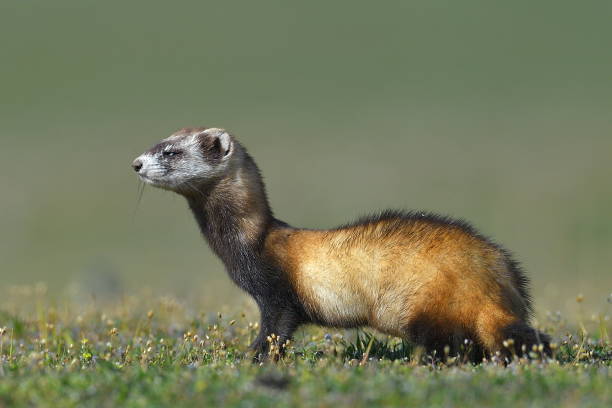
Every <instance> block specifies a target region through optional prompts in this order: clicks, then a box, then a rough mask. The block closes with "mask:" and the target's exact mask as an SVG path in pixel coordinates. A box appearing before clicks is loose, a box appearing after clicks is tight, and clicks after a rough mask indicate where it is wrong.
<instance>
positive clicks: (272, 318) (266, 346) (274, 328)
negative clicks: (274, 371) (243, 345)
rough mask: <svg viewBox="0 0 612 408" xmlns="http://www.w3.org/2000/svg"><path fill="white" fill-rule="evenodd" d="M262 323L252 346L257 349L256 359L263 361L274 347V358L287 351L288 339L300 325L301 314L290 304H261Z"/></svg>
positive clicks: (256, 360) (276, 358)
mask: <svg viewBox="0 0 612 408" xmlns="http://www.w3.org/2000/svg"><path fill="white" fill-rule="evenodd" d="M260 313H261V324H260V329H259V334H258V335H257V338H255V340H254V341H253V343H251V346H250V348H251V349H252V350H254V351H255V356H254V361H255V362H262V361H264V360H265V359H266V358H267V357H268V356H269V354H270V351H271V348H272V349H273V352H274V353H273V356H272V357H273V358H274V360H275V361H276V360H278V358H279V357H280V356H282V355H283V354H284V353H285V348H286V345H287V341H288V340H290V339H291V338H292V337H293V333H294V332H295V330H296V329H297V328H298V326H299V325H300V318H299V314H298V313H296V312H295V311H294V309H293V308H292V307H290V306H286V307H279V305H269V304H266V303H262V304H260Z"/></svg>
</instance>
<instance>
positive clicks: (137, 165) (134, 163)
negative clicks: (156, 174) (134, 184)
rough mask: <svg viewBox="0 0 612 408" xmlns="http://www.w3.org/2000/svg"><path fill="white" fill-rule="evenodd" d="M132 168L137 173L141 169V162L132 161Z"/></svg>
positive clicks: (138, 160)
mask: <svg viewBox="0 0 612 408" xmlns="http://www.w3.org/2000/svg"><path fill="white" fill-rule="evenodd" d="M132 167H133V168H134V171H136V173H138V172H139V171H140V169H142V161H140V159H136V160H134V162H133V163H132Z"/></svg>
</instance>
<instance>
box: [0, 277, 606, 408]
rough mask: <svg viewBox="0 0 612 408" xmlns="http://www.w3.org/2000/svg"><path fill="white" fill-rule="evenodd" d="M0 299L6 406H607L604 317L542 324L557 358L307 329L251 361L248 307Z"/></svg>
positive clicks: (0, 379)
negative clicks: (458, 352) (278, 354)
mask: <svg viewBox="0 0 612 408" xmlns="http://www.w3.org/2000/svg"><path fill="white" fill-rule="evenodd" d="M5 299H7V300H8V302H6V303H5V304H4V306H3V308H2V309H0V327H1V328H2V329H0V332H1V333H2V335H1V336H0V407H3V406H6V407H9V406H10V407H12V406H49V407H56V406H63V407H70V406H95V407H100V406H102V407H104V406H108V407H116V406H135V407H139V406H142V407H151V406H170V405H174V406H207V405H210V406H245V407H253V406H291V407H294V406H329V407H331V406H353V407H359V406H364V407H365V406H372V405H376V404H380V405H387V406H470V407H473V406H508V407H510V406H512V407H515V406H533V407H539V406H560V407H588V406H593V407H596V406H606V405H607V404H610V402H612V394H611V391H610V389H611V385H612V372H611V370H610V368H611V361H612V347H611V346H610V343H609V340H608V334H607V332H608V329H609V320H608V319H609V318H608V317H606V316H604V315H600V316H595V319H589V320H585V321H579V322H574V323H572V324H568V323H567V322H566V321H565V320H564V319H560V318H559V316H550V317H549V318H548V319H545V321H544V323H543V324H542V325H541V328H542V329H544V330H546V331H547V332H549V333H550V334H552V335H553V338H554V340H555V348H554V357H553V358H551V359H547V358H541V357H539V356H537V355H534V358H533V359H532V360H530V361H528V360H525V359H522V360H517V361H514V362H512V363H511V364H509V365H508V366H504V365H503V364H500V363H499V362H495V361H485V362H484V363H482V364H479V365H473V364H470V363H465V362H463V361H462V359H460V358H458V359H454V360H453V359H449V360H448V361H447V363H445V364H443V363H441V362H437V361H435V360H433V359H431V357H430V356H427V355H426V354H424V353H423V352H422V350H420V349H419V348H417V347H414V346H413V345H411V344H409V343H405V342H402V341H400V340H399V339H395V338H390V337H384V336H380V335H376V336H374V335H373V334H371V333H369V332H367V331H359V332H357V333H355V332H353V331H347V332H337V331H333V330H332V331H330V330H327V329H323V328H318V327H308V328H306V329H305V330H302V331H300V332H299V334H298V335H297V336H296V339H295V341H294V342H292V343H290V344H289V347H288V351H287V353H286V356H285V357H284V358H282V359H281V360H280V361H279V362H277V363H271V362H268V363H265V364H254V363H252V360H251V356H250V354H248V352H247V345H248V343H249V342H250V341H251V339H252V338H253V337H254V336H255V335H256V333H257V329H258V327H257V323H255V322H254V314H253V311H252V310H247V313H242V312H237V313H229V314H228V315H227V316H225V315H222V314H221V313H209V312H195V311H193V310H192V309H190V308H189V307H188V305H186V304H183V303H181V302H179V301H178V300H176V299H173V298H169V297H160V298H156V297H154V296H151V295H139V296H130V297H125V298H123V299H122V300H121V301H118V302H115V303H114V304H104V305H100V304H99V303H96V302H93V301H91V302H86V303H80V304H79V303H71V302H68V303H61V304H58V303H56V302H51V301H48V300H47V298H46V295H45V294H44V287H39V290H38V291H37V290H32V291H30V292H29V293H27V294H23V293H22V294H20V295H19V296H17V297H16V296H12V297H11V296H10V295H9V296H8V298H6V297H5Z"/></svg>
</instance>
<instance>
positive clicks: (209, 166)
mask: <svg viewBox="0 0 612 408" xmlns="http://www.w3.org/2000/svg"><path fill="white" fill-rule="evenodd" d="M203 134H206V135H210V136H215V137H218V138H219V141H220V146H221V148H222V149H224V151H225V150H227V151H228V152H229V151H230V149H231V147H232V142H231V138H230V136H229V134H228V133H227V132H225V131H224V130H223V129H218V128H212V129H207V130H204V131H195V132H193V133H191V134H185V133H179V134H176V135H172V136H170V137H167V138H166V139H163V140H162V141H161V142H160V144H161V146H162V147H161V148H160V149H153V150H152V151H149V152H146V153H144V154H142V155H141V156H139V157H138V160H140V161H141V162H142V168H141V170H140V171H139V176H140V177H141V179H142V180H143V181H144V182H146V183H149V184H152V185H154V186H157V187H162V188H166V189H170V190H175V191H179V190H185V189H192V190H196V191H197V186H198V185H200V184H201V183H202V182H203V181H205V180H209V179H211V178H214V177H217V176H219V175H221V174H222V173H223V172H224V171H225V170H226V169H227V166H228V163H227V160H222V161H220V162H219V163H214V164H213V163H210V162H209V161H207V160H206V157H205V156H204V154H203V152H202V144H201V138H202V137H205V136H202V135H203ZM228 157H229V155H228Z"/></svg>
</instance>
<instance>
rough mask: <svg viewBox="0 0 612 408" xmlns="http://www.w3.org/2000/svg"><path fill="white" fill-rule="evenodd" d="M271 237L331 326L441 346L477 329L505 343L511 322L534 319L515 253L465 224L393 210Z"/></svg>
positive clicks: (486, 341) (299, 287)
mask: <svg viewBox="0 0 612 408" xmlns="http://www.w3.org/2000/svg"><path fill="white" fill-rule="evenodd" d="M265 243H266V246H265V250H266V254H267V256H268V257H270V258H273V259H275V262H276V263H277V264H278V265H279V267H280V269H281V270H282V271H284V273H286V274H287V277H288V278H289V281H290V282H291V283H292V285H293V287H294V289H295V291H296V293H297V295H298V297H299V299H300V301H301V302H302V304H303V305H304V307H305V310H306V312H307V313H308V314H310V315H311V316H312V317H313V318H314V319H315V320H317V321H321V322H325V323H326V324H329V325H333V326H338V327H354V326H360V325H368V326H371V327H373V328H376V329H378V330H380V331H382V332H385V333H389V334H393V335H396V336H401V337H404V338H412V339H417V340H421V341H422V342H424V343H431V344H434V343H437V342H440V345H441V346H443V345H446V344H448V343H449V339H453V338H454V337H456V340H459V341H460V340H462V339H463V338H471V339H474V340H476V341H479V342H480V343H481V344H482V345H483V346H484V347H485V348H486V349H487V350H489V351H496V350H498V349H499V348H500V346H501V342H502V341H503V340H504V339H505V337H504V334H503V329H504V328H505V327H507V326H509V325H511V324H512V323H515V322H518V321H523V320H524V319H526V318H527V313H528V306H527V305H526V304H525V302H526V301H525V300H523V299H522V298H521V295H520V293H519V291H518V290H517V289H516V288H515V283H514V278H513V276H512V273H513V271H512V270H509V269H508V266H507V263H506V256H507V254H506V253H505V252H504V251H503V250H501V249H499V248H498V247H497V246H495V245H493V244H491V243H489V242H488V241H487V240H485V239H483V238H481V237H479V236H476V235H473V234H470V233H469V232H468V231H466V230H465V229H464V228H462V227H460V226H456V225H451V224H444V223H440V222H436V221H432V220H430V219H428V218H426V217H425V218H423V219H422V220H420V219H405V220H403V219H401V217H400V218H398V217H393V218H387V219H385V218H383V219H380V220H378V221H376V222H370V223H365V224H357V225H354V226H348V227H345V228H340V229H336V230H326V231H317V230H300V229H297V230H296V229H291V228H280V229H277V230H275V231H272V232H271V233H270V234H269V235H268V237H267V239H266V241H265ZM418 337H424V338H421V339H418ZM442 343H444V344H442Z"/></svg>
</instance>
